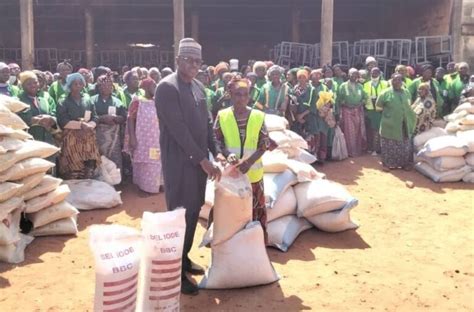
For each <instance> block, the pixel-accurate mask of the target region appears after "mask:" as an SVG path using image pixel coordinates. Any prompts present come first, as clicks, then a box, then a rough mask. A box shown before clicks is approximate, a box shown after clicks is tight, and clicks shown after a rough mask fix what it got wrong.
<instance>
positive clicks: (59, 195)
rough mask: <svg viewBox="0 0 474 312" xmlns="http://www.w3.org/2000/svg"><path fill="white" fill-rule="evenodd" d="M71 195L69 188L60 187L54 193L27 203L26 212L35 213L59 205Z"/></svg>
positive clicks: (65, 186)
mask: <svg viewBox="0 0 474 312" xmlns="http://www.w3.org/2000/svg"><path fill="white" fill-rule="evenodd" d="M70 193H71V191H70V190H69V186H67V185H60V186H58V187H57V188H56V189H55V190H54V191H52V192H49V193H46V194H43V195H40V196H38V197H35V198H32V199H30V200H28V201H26V207H25V212H27V213H33V212H37V211H40V210H41V209H44V208H46V207H49V206H52V205H55V204H59V203H60V202H62V201H64V200H65V199H66V197H68V195H69V194H70Z"/></svg>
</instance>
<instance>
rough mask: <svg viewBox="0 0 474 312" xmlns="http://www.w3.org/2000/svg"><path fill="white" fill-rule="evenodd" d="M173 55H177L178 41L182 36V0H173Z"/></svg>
mask: <svg viewBox="0 0 474 312" xmlns="http://www.w3.org/2000/svg"><path fill="white" fill-rule="evenodd" d="M173 14H174V20H173V25H174V27H173V29H174V56H175V57H176V56H178V48H179V42H180V41H181V39H183V38H184V0H173Z"/></svg>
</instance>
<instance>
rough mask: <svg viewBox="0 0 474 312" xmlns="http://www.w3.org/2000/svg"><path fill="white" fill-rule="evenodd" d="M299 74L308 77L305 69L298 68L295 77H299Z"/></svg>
mask: <svg viewBox="0 0 474 312" xmlns="http://www.w3.org/2000/svg"><path fill="white" fill-rule="evenodd" d="M301 76H303V77H305V78H306V79H308V78H309V74H308V71H307V70H306V69H300V70H298V71H297V72H296V77H297V78H300V77H301Z"/></svg>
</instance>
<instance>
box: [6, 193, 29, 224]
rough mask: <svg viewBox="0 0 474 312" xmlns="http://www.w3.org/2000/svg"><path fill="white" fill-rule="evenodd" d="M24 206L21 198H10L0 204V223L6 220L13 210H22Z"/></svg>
mask: <svg viewBox="0 0 474 312" xmlns="http://www.w3.org/2000/svg"><path fill="white" fill-rule="evenodd" d="M24 204H25V203H24V202H23V198H22V197H12V198H10V199H8V200H6V201H4V202H3V203H0V221H1V220H3V219H5V218H7V216H8V214H9V213H10V212H12V211H13V210H15V209H18V208H21V210H23V207H24Z"/></svg>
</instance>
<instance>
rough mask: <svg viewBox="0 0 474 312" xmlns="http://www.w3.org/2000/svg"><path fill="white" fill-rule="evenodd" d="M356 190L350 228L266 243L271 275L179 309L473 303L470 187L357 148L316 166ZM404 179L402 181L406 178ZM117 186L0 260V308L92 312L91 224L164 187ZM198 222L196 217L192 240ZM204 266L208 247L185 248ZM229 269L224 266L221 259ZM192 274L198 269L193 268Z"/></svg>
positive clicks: (441, 307)
mask: <svg viewBox="0 0 474 312" xmlns="http://www.w3.org/2000/svg"><path fill="white" fill-rule="evenodd" d="M321 171H323V172H325V173H326V174H327V177H328V178H329V179H331V180H334V181H337V182H340V183H342V184H344V185H346V186H347V188H348V189H349V191H350V192H351V193H352V194H353V195H354V196H355V197H356V198H358V199H359V206H358V207H356V208H355V209H354V210H353V211H352V216H353V218H354V219H355V220H357V221H358V222H359V223H360V225H361V226H360V228H359V229H358V230H356V231H347V232H343V233H337V234H328V233H323V232H319V231H317V230H316V229H312V230H308V231H306V232H304V233H303V234H302V235H301V236H300V237H298V239H297V240H296V242H295V244H294V245H293V246H292V247H291V248H290V250H289V251H288V252H287V253H282V252H279V251H277V250H275V249H271V248H269V249H268V253H269V256H270V259H271V260H272V262H273V265H274V267H275V269H276V271H277V272H278V273H279V274H280V276H281V279H280V281H279V282H277V283H274V284H271V285H267V286H263V287H254V288H247V289H239V290H224V291H209V290H202V291H201V292H200V294H199V295H198V296H196V297H188V296H182V297H181V308H182V311H300V310H319V311H348V310H350V311H370V310H373V311H423V310H424V311H473V310H474V297H473V295H474V279H473V277H474V270H473V259H474V258H473V251H474V218H473V217H474V215H473V208H474V192H473V190H474V188H473V186H472V185H468V184H464V183H452V184H435V183H433V182H431V181H430V180H428V179H426V178H424V177H423V176H421V175H419V174H418V173H416V172H414V171H413V172H405V171H395V172H392V173H384V172H382V171H381V170H380V167H379V163H378V160H377V158H375V157H371V156H366V157H360V158H356V159H350V160H345V161H343V162H335V163H328V164H326V165H324V167H322V168H321ZM407 180H409V181H413V182H414V185H415V187H414V188H408V187H407V186H406V184H405V182H406V181H407ZM138 194H139V192H138V191H137V190H136V188H135V187H133V186H130V187H127V188H126V189H124V190H123V193H122V195H123V200H124V205H123V206H121V207H117V208H114V209H109V210H96V211H89V212H82V213H81V214H80V215H79V229H80V232H79V235H78V236H77V237H45V238H37V239H35V241H34V242H33V243H32V244H31V245H30V246H29V247H28V249H27V250H26V261H25V262H24V263H22V264H20V265H6V264H0V288H1V290H0V310H1V311H92V306H93V297H94V264H93V259H92V255H91V253H90V251H89V246H88V227H89V226H90V225H91V224H105V223H119V224H122V225H128V226H132V227H136V228H139V226H140V219H141V215H142V213H143V211H145V210H147V211H163V210H164V209H165V204H164V198H163V195H157V196H152V197H148V198H145V197H140V196H139V195H138ZM203 233H204V228H203V227H202V226H198V230H197V233H196V238H195V246H197V245H198V242H199V241H200V239H201V237H202V234H203ZM192 258H193V259H194V260H195V261H196V262H198V263H200V264H201V265H204V266H208V264H209V260H210V249H206V248H203V249H198V248H197V247H195V248H193V251H192ZM229 269H232V268H229ZM197 278H198V280H199V279H200V277H197Z"/></svg>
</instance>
